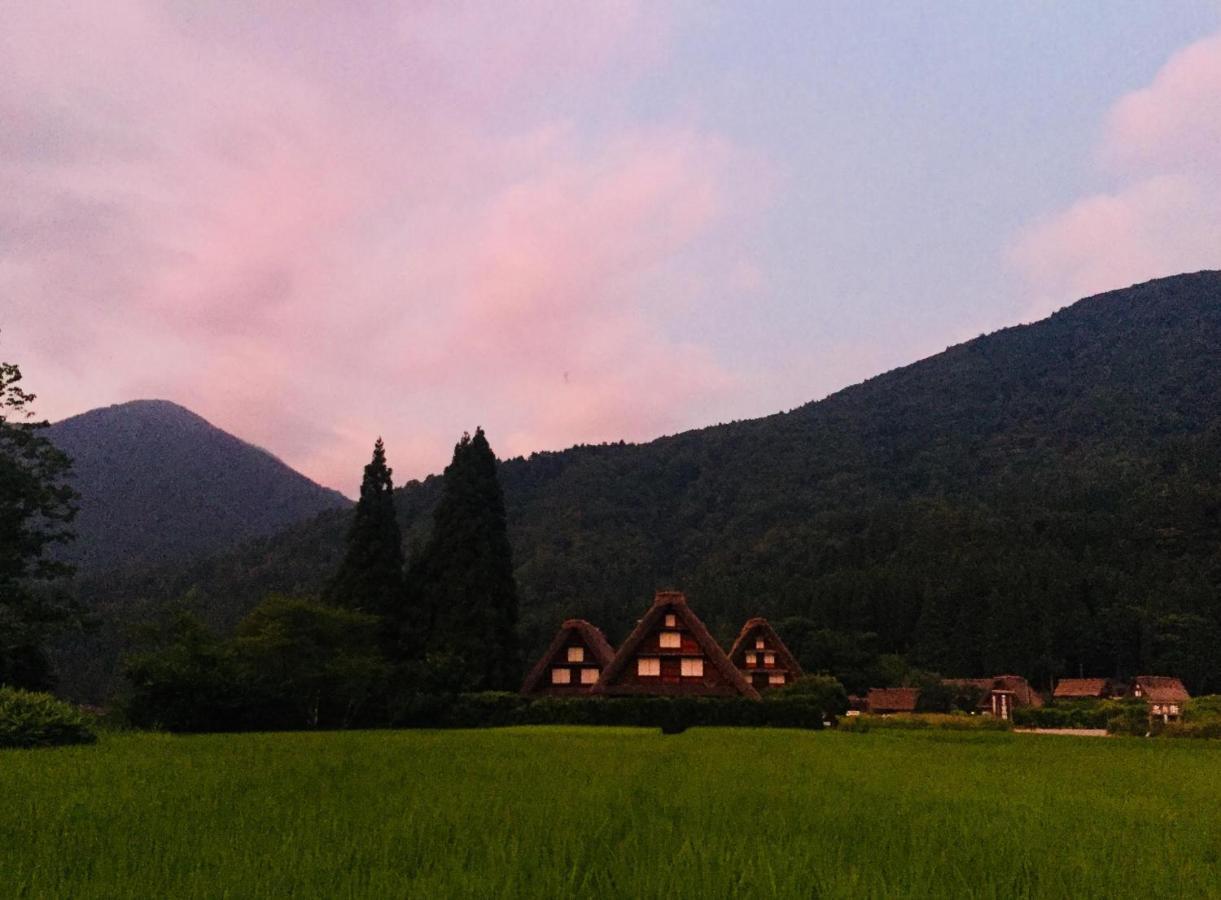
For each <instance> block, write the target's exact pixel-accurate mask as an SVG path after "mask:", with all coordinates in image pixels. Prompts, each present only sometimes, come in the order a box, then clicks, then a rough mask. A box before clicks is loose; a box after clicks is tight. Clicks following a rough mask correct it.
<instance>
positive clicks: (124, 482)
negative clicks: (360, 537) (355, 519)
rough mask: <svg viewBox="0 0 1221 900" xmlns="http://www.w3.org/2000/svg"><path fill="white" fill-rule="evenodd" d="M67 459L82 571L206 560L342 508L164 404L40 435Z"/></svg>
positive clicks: (128, 406)
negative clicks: (77, 508)
mask: <svg viewBox="0 0 1221 900" xmlns="http://www.w3.org/2000/svg"><path fill="white" fill-rule="evenodd" d="M46 433H47V436H48V437H49V438H50V439H51V441H52V442H53V443H54V444H55V445H56V446H57V447H59V448H60V449H61V450H63V451H64V452H66V453H67V454H68V455H69V456H70V457H72V461H73V477H72V483H73V486H74V487H75V488H76V490H77V491H78V492H79V494H80V513H79V515H78V516H77V519H76V522H75V531H76V533H77V539H76V541H75V542H73V543H72V544H71V545H70V546H68V547H67V549H66V550H65V551H64V556H65V557H66V558H67V559H68V560H70V561H72V562H74V563H76V564H78V565H79V566H81V567H82V568H83V569H87V570H99V569H103V568H107V567H113V566H115V565H118V564H120V563H124V564H130V563H132V562H136V563H153V562H159V561H176V560H182V559H185V558H188V557H190V556H195V555H199V554H201V553H214V552H217V551H219V550H222V549H225V548H228V547H231V546H233V545H234V544H237V543H240V542H241V541H243V540H248V539H250V538H252V537H256V536H258V535H266V534H271V533H274V532H277V531H280V530H282V529H283V528H285V527H286V526H288V525H291V524H292V523H294V522H299V521H301V520H302V519H307V518H312V517H313V516H315V515H317V514H318V513H319V512H322V511H324V510H329V509H344V508H347V507H348V506H350V505H351V504H350V502H349V501H348V500H347V498H345V497H344V496H343V495H342V494H340V493H339V492H338V491H333V490H330V489H328V488H324V487H322V486H321V485H318V484H315V483H314V482H312V481H310V480H309V479H308V478H306V477H305V476H304V475H301V474H300V473H298V472H295V471H293V470H292V469H291V468H289V467H288V466H287V465H285V464H284V463H283V462H281V461H280V460H279V459H277V458H276V457H274V456H272V455H271V454H270V453H268V452H267V451H266V450H263V449H261V448H259V447H255V446H253V445H252V444H248V443H246V442H245V441H242V440H239V439H238V438H236V437H234V436H233V435H231V434H228V433H226V432H224V431H222V430H220V429H219V428H216V427H214V426H213V425H211V424H209V423H208V422H207V421H206V420H204V419H203V418H201V417H200V416H197V415H196V414H195V413H193V412H191V411H190V410H187V409H184V408H183V407H181V406H178V405H176V404H174V403H170V402H169V401H166V400H136V401H132V402H130V403H122V404H119V405H116V406H109V407H104V408H101V409H94V410H90V411H89V412H86V413H82V414H80V415H77V416H73V417H71V418H69V419H65V420H63V421H62V422H57V423H55V424H54V425H52V426H51V427H50V428H49V429H47V432H46Z"/></svg>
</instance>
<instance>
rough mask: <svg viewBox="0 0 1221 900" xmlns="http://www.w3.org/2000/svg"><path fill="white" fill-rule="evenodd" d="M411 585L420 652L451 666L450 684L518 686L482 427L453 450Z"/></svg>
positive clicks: (510, 593) (513, 627) (513, 624)
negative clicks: (421, 636)
mask: <svg viewBox="0 0 1221 900" xmlns="http://www.w3.org/2000/svg"><path fill="white" fill-rule="evenodd" d="M413 581H414V587H415V589H416V590H418V592H419V595H420V598H421V602H422V604H423V606H424V609H425V610H426V611H427V613H428V615H429V620H430V626H431V627H430V628H429V630H428V643H427V646H426V647H425V648H424V651H425V653H426V654H428V655H434V656H435V657H437V658H449V659H453V660H455V661H456V664H457V665H459V666H460V667H461V672H459V673H455V675H460V676H461V677H460V678H455V683H459V682H460V683H461V684H462V685H463V686H464V687H466V688H469V689H474V690H496V689H501V690H510V689H512V688H514V687H516V686H517V679H518V676H519V674H520V672H519V666H518V656H517V584H516V582H515V581H514V578H513V558H512V551H511V549H510V547H509V533H508V527H507V525H506V520H505V503H504V494H503V493H502V491H501V488H500V481H499V479H498V478H497V474H496V457H495V455H494V454H493V453H492V448H491V447H489V446H488V441H487V438H486V437H485V436H484V434H483V429H482V428H477V429H475V435H474V437H472V436H470V435H469V434H464V435H463V436H462V440H461V441H459V442H458V444H457V446H456V447H454V458H453V461H452V462H451V463H450V464H449V467H448V468H446V470H445V486H444V489H443V492H442V495H441V499H440V501H439V502H438V504H437V507H436V510H435V511H434V513H433V528H432V534H431V535H430V536H429V539H428V542H427V544H426V545H425V547H424V550H423V552H422V553H421V556H420V559H419V560H418V562H417V564H416V565H415V567H414V571H413Z"/></svg>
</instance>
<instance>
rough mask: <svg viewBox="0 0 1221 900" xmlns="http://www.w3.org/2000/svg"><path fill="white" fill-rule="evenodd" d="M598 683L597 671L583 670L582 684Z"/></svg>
mask: <svg viewBox="0 0 1221 900" xmlns="http://www.w3.org/2000/svg"><path fill="white" fill-rule="evenodd" d="M597 681H598V670H597V669H582V670H581V684H596V683H597Z"/></svg>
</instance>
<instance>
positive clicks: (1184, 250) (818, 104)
mask: <svg viewBox="0 0 1221 900" xmlns="http://www.w3.org/2000/svg"><path fill="white" fill-rule="evenodd" d="M256 5H258V4H253V3H249V2H236V0H235V2H220V0H209V2H197V0H176V2H166V3H152V2H127V3H117V2H115V3H110V2H103V0H90V2H79V3H75V4H72V3H57V2H51V0H19V2H10V0H0V23H3V24H2V25H0V359H4V360H8V361H14V362H18V363H20V364H21V366H22V369H23V371H24V373H25V376H26V383H27V386H28V387H29V389H31V390H33V391H35V392H36V393H38V395H39V403H38V411H39V412H40V414H42V415H43V416H46V417H49V418H51V419H59V418H63V417H65V416H68V415H71V414H74V413H77V412H82V411H84V410H87V409H90V408H93V407H96V406H102V405H107V404H111V403H119V402H123V401H126V400H132V399H137V398H150V397H156V398H164V399H169V400H174V401H176V402H178V403H181V404H183V405H184V406H187V407H189V408H190V409H192V410H194V411H196V412H198V413H199V414H201V415H203V416H204V417H206V418H207V419H209V420H210V421H212V422H213V423H214V424H216V425H217V426H219V427H221V428H224V429H226V430H228V431H231V432H233V433H234V434H236V435H238V436H240V437H242V438H245V439H246V440H249V441H252V442H254V443H256V444H259V445H261V446H264V447H266V448H267V449H269V450H271V451H272V452H273V453H275V454H277V455H278V456H280V457H281V458H282V459H284V460H285V461H286V462H287V463H289V464H290V465H292V466H293V467H295V468H297V469H299V470H301V471H302V472H304V473H305V474H307V475H309V476H310V477H312V478H314V479H316V480H318V481H320V482H322V483H324V484H327V485H330V486H333V487H337V488H339V489H340V490H343V491H344V492H345V493H348V494H353V493H354V492H355V490H356V487H357V485H358V483H359V479H360V472H361V468H362V466H363V465H364V464H365V463H366V462H367V461H368V457H369V452H370V449H371V446H372V443H373V440H374V438H375V437H377V436H378V435H379V434H380V435H383V436H384V437H385V440H386V445H387V451H388V454H389V457H390V462H391V464H392V465H393V466H394V469H395V480H396V483H402V482H403V481H404V480H406V479H407V478H411V477H422V476H424V475H426V474H428V473H430V472H436V471H440V469H441V468H442V467H444V465H445V464H446V462H447V461H448V458H449V455H450V452H451V451H452V447H453V444H454V441H455V440H456V439H457V438H458V437H459V436H460V435H461V433H462V432H463V431H464V430H473V429H474V427H475V426H476V425H483V426H484V428H485V429H486V430H487V432H488V436H489V439H490V440H491V442H492V446H493V447H494V448H495V450H496V451H497V453H498V454H499V455H500V456H501V457H502V458H503V457H508V456H514V455H518V454H527V453H529V452H531V451H533V450H546V449H561V448H563V447H566V446H569V445H571V444H573V443H580V442H599V441H607V440H619V439H621V438H622V439H626V440H646V439H650V438H653V437H656V436H658V435H661V434H668V433H673V432H676V431H680V430H683V429H687V428H692V427H698V426H702V425H709V424H714V423H717V422H722V421H729V420H732V419H740V418H748V417H755V416H761V415H766V414H769V413H772V412H776V411H778V410H782V409H788V408H792V407H794V406H797V405H799V404H801V403H804V402H806V401H809V400H814V399H817V398H820V397H823V396H825V395H826V394H828V393H830V392H832V391H835V390H837V389H839V388H841V387H844V386H847V385H849V384H853V383H855V382H858V381H860V380H862V379H864V378H867V377H869V376H872V375H875V374H878V373H880V372H882V371H885V370H887V369H891V368H894V367H896V366H900V365H904V364H906V363H909V362H913V361H915V360H917V359H920V358H922V357H925V356H928V355H930V354H932V353H936V352H938V351H940V350H942V349H944V348H945V347H946V346H948V345H950V344H953V343H957V342H960V341H962V340H965V339H968V338H971V337H974V336H976V335H978V334H980V333H982V332H986V331H992V330H995V329H997V328H1000V327H1003V326H1006V325H1011V324H1015V323H1018V322H1026V321H1031V320H1033V319H1037V318H1041V317H1043V316H1044V315H1046V314H1048V313H1050V312H1052V311H1054V310H1055V309H1057V308H1059V307H1061V306H1064V305H1066V304H1067V303H1069V302H1072V301H1073V300H1075V299H1077V298H1079V297H1081V296H1084V295H1087V294H1090V293H1096V292H1098V291H1102V290H1106V289H1110V288H1116V287H1123V286H1126V285H1128V284H1131V283H1133V282H1137V281H1143V280H1146V279H1148V278H1153V277H1157V276H1161V275H1169V274H1173V273H1176V272H1181V271H1195V270H1198V269H1204V268H1221V149H1219V148H1221V2H1218V0H1207V2H1205V0H1199V2H1166V0H1151V2H1124V0H1106V2H1102V0H1099V2H1072V3H1060V2H1038V3H1036V2H1016V3H1004V4H1002V3H966V2H963V3H939V4H912V3H901V4H900V3H893V4H868V5H866V4H855V3H834V4H832V3H816V2H809V0H806V2H793V3H746V2H732V3H731V2H717V3H714V2H707V3H695V2H691V3H686V2H679V3H659V2H658V3H655V2H640V3H633V2H628V0H624V2H608V3H592V2H580V3H575V2H554V3H520V4H519V3H509V2H492V3H486V4H464V3H440V2H439V3H404V4H402V5H400V6H398V7H397V8H395V9H391V6H392V4H372V3H370V4H365V3H339V2H336V3H331V4H324V3H308V2H303V3H271V4H263V5H261V7H262V8H261V9H259V10H257V11H256V10H255V9H254V7H255V6H256Z"/></svg>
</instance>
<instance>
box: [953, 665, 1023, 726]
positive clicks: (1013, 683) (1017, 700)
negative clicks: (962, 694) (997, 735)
mask: <svg viewBox="0 0 1221 900" xmlns="http://www.w3.org/2000/svg"><path fill="white" fill-rule="evenodd" d="M945 683H946V684H950V685H954V686H955V687H963V688H974V689H975V690H976V691H978V692H979V701H978V703H977V705H976V711H977V712H982V713H988V714H990V715H993V716H996V717H997V718H999V719H1008V718H1011V717H1012V715H1013V711H1014V710H1015V709H1017V708H1019V707H1023V706H1042V705H1043V698H1042V696H1040V695H1039V692H1038V691H1036V690H1035V689H1034V688H1032V687H1031V686H1030V683H1029V682H1028V681H1027V680H1026V679H1025V678H1023V677H1022V676H1021V675H994V676H993V677H991V678H947V679H945Z"/></svg>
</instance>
